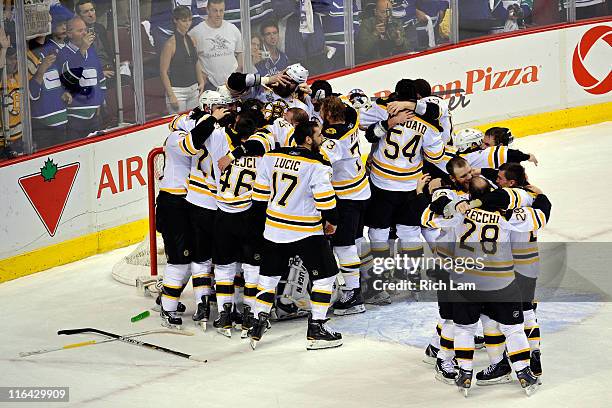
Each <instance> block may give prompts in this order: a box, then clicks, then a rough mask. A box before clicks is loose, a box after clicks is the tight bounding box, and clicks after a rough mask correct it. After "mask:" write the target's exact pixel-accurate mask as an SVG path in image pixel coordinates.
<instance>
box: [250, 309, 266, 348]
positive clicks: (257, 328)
mask: <svg viewBox="0 0 612 408" xmlns="http://www.w3.org/2000/svg"><path fill="white" fill-rule="evenodd" d="M269 319H270V315H269V314H268V313H265V312H260V313H259V317H258V318H257V320H255V322H254V324H253V326H252V327H251V328H250V329H249V331H248V336H249V337H250V338H251V348H252V349H253V350H255V348H256V347H257V343H258V342H259V340H261V338H262V337H263V335H264V333H265V332H266V331H268V328H269V325H270V322H269Z"/></svg>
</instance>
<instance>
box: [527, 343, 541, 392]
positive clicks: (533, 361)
mask: <svg viewBox="0 0 612 408" xmlns="http://www.w3.org/2000/svg"><path fill="white" fill-rule="evenodd" d="M529 368H531V372H532V373H533V375H535V376H536V377H538V384H540V385H541V384H542V353H540V350H533V351H532V352H531V358H530V359H529Z"/></svg>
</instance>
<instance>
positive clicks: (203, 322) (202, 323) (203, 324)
mask: <svg viewBox="0 0 612 408" xmlns="http://www.w3.org/2000/svg"><path fill="white" fill-rule="evenodd" d="M194 323H195V325H196V327H199V328H200V329H201V330H202V331H203V332H205V331H206V323H207V321H206V320H201V321H199V322H194Z"/></svg>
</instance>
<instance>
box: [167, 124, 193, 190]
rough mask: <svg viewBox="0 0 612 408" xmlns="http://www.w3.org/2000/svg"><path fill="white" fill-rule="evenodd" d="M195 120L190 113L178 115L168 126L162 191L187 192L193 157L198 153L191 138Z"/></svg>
mask: <svg viewBox="0 0 612 408" xmlns="http://www.w3.org/2000/svg"><path fill="white" fill-rule="evenodd" d="M194 126H195V122H194V121H193V120H191V119H189V116H188V115H185V114H181V115H177V116H175V117H174V119H172V121H171V122H170V124H169V125H168V128H169V130H170V135H168V138H167V139H166V141H165V142H164V155H165V161H164V176H163V178H162V180H161V182H160V184H159V189H160V191H165V192H167V193H170V194H178V195H184V194H187V185H188V178H189V172H190V170H191V157H192V156H194V155H196V154H197V153H198V150H199V149H196V148H195V146H194V145H193V141H192V140H191V134H190V133H189V132H190V131H191V129H193V127H194Z"/></svg>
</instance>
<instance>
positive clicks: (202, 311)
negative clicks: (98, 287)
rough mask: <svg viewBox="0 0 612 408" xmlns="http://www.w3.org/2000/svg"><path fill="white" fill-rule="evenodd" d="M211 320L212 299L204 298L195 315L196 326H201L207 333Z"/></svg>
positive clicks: (193, 317)
mask: <svg viewBox="0 0 612 408" xmlns="http://www.w3.org/2000/svg"><path fill="white" fill-rule="evenodd" d="M209 318H210V297H209V296H208V295H204V296H202V302H201V303H199V304H198V309H197V310H196V312H195V313H194V314H193V316H192V319H193V321H194V323H195V324H196V326H200V328H201V329H202V330H203V331H206V323H207V322H208V319H209Z"/></svg>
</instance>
